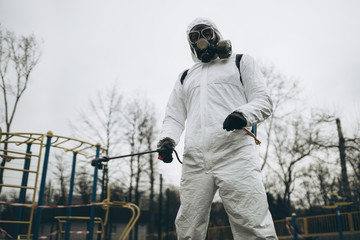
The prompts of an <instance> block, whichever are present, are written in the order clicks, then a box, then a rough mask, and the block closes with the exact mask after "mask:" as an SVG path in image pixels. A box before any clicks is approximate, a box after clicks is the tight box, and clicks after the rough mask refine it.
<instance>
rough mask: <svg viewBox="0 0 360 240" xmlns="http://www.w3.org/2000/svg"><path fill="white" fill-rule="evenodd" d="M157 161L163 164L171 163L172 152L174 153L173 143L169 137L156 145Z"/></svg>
mask: <svg viewBox="0 0 360 240" xmlns="http://www.w3.org/2000/svg"><path fill="white" fill-rule="evenodd" d="M157 147H158V153H159V159H160V160H163V161H164V162H165V163H171V162H172V160H173V157H172V152H173V151H174V147H175V141H174V140H173V139H171V138H169V137H166V138H164V139H161V140H160V141H159V143H158V144H157Z"/></svg>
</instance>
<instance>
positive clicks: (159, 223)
mask: <svg viewBox="0 0 360 240" xmlns="http://www.w3.org/2000/svg"><path fill="white" fill-rule="evenodd" d="M161 227H162V174H160V192H159V221H158V240H161V231H162V229H161Z"/></svg>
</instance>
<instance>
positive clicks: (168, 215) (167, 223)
mask: <svg viewBox="0 0 360 240" xmlns="http://www.w3.org/2000/svg"><path fill="white" fill-rule="evenodd" d="M165 222H166V229H165V232H166V236H165V240H169V239H170V238H169V223H170V189H166V220H165Z"/></svg>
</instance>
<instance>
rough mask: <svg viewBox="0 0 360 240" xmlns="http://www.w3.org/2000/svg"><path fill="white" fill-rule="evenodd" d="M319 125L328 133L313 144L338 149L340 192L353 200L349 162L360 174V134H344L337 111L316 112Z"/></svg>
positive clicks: (325, 148)
mask: <svg viewBox="0 0 360 240" xmlns="http://www.w3.org/2000/svg"><path fill="white" fill-rule="evenodd" d="M314 116H315V117H314V118H315V119H316V123H317V125H319V126H321V127H322V129H323V132H324V130H325V129H326V130H327V133H328V134H323V136H322V137H321V138H319V139H317V141H314V142H313V144H314V145H317V146H318V147H319V148H320V149H321V150H322V151H335V150H337V151H338V154H339V155H338V156H339V158H338V159H339V160H340V169H341V175H340V181H339V182H340V186H339V189H340V194H341V195H342V196H344V197H346V198H347V199H348V200H352V198H353V197H354V196H355V195H354V196H353V194H351V187H350V183H349V179H348V169H347V165H348V163H349V164H350V166H351V167H352V170H353V172H354V175H355V176H356V175H357V174H358V175H359V165H358V162H359V160H358V159H359V154H360V147H359V143H360V136H357V135H356V134H355V135H354V136H353V137H352V138H347V137H345V136H344V134H343V130H342V126H341V120H340V118H338V117H336V114H335V113H331V114H328V113H325V112H324V111H317V112H315V113H314Z"/></svg>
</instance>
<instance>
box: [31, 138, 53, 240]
mask: <svg viewBox="0 0 360 240" xmlns="http://www.w3.org/2000/svg"><path fill="white" fill-rule="evenodd" d="M52 136H53V133H52V132H51V131H49V132H48V133H47V136H46V137H47V140H46V147H45V157H44V164H43V170H42V176H41V183H40V191H39V199H38V206H42V205H43V204H44V192H45V184H46V173H47V168H48V163H49V155H50V147H51V138H52ZM41 214H42V208H38V209H37V215H36V222H35V226H34V237H33V239H34V240H35V239H38V238H39V230H40V224H41Z"/></svg>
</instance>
